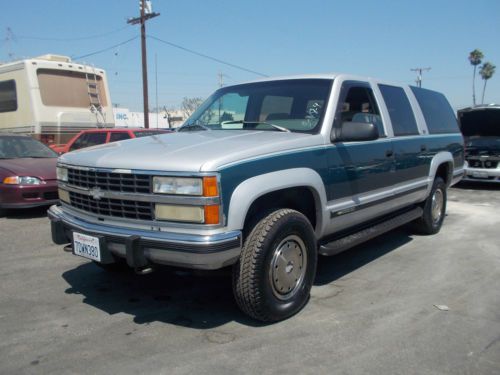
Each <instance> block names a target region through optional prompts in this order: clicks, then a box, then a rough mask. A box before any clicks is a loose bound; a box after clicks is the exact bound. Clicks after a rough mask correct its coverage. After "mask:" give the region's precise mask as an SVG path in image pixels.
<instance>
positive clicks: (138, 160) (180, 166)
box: [59, 130, 323, 172]
mask: <svg viewBox="0 0 500 375" xmlns="http://www.w3.org/2000/svg"><path fill="white" fill-rule="evenodd" d="M319 144H323V138H322V136H321V135H319V134H318V135H311V134H302V133H287V132H275V131H246V130H236V131H231V130H213V131H210V130H208V131H199V132H181V133H171V134H162V135H155V136H150V137H144V138H135V139H131V140H127V141H122V142H113V143H108V144H105V145H100V146H95V147H89V148H85V149H80V150H78V151H74V152H70V153H67V154H64V155H62V156H61V157H60V158H59V160H60V162H62V163H67V164H70V165H78V166H87V167H97V168H123V169H143V170H159V171H160V170H161V171H169V172H210V171H216V170H218V168H220V167H221V166H223V165H225V164H229V163H233V162H237V161H239V160H244V159H247V158H252V157H257V156H262V155H265V154H269V153H274V152H279V151H285V150H293V149H297V148H302V147H309V146H315V145H319Z"/></svg>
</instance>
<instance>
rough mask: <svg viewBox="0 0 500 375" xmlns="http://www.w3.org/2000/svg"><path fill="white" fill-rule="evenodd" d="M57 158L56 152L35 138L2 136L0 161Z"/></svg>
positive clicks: (0, 140) (0, 139)
mask: <svg viewBox="0 0 500 375" xmlns="http://www.w3.org/2000/svg"><path fill="white" fill-rule="evenodd" d="M56 157H57V154H56V153H55V152H54V151H52V150H51V149H50V148H48V147H47V146H45V145H44V144H43V143H41V142H39V141H36V140H34V139H33V138H30V137H17V136H4V137H1V136H0V159H19V158H56Z"/></svg>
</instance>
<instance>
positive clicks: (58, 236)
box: [50, 220, 71, 245]
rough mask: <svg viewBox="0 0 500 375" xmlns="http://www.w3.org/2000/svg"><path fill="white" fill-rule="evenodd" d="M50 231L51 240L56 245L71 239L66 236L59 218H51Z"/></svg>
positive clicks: (68, 241)
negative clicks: (55, 219)
mask: <svg viewBox="0 0 500 375" xmlns="http://www.w3.org/2000/svg"><path fill="white" fill-rule="evenodd" d="M50 231H51V232H52V242H54V243H55V244H56V245H65V244H67V243H70V242H71V239H70V238H68V237H67V236H66V233H65V231H64V225H63V223H62V222H61V220H57V221H54V220H51V221H50Z"/></svg>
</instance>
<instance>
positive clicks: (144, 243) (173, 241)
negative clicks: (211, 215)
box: [47, 206, 242, 270]
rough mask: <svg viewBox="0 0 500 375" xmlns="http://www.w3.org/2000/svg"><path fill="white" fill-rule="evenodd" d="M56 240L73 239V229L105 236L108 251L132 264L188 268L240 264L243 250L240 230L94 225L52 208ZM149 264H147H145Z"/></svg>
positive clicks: (68, 240)
mask: <svg viewBox="0 0 500 375" xmlns="http://www.w3.org/2000/svg"><path fill="white" fill-rule="evenodd" d="M47 213H48V217H49V219H50V221H51V230H52V240H53V241H54V243H56V244H59V245H62V244H67V243H70V242H71V238H72V232H73V231H77V232H80V233H84V234H89V235H94V236H98V237H101V238H103V240H104V243H105V247H106V250H109V252H110V253H111V254H112V255H113V256H114V257H121V258H125V259H126V260H127V263H128V264H129V266H130V267H134V268H135V267H143V266H145V265H148V264H166V265H172V266H178V267H185V268H194V269H206V270H213V269H219V268H222V267H225V266H228V265H231V264H234V263H236V261H237V260H238V257H239V255H240V252H241V247H242V236H241V232H240V231H231V232H225V233H219V234H214V235H193V234H183V233H172V232H163V231H161V232H160V231H148V230H142V229H134V230H132V229H130V228H124V227H116V226H111V225H106V224H94V223H90V222H87V221H85V220H82V219H80V218H77V217H75V216H73V215H70V214H68V213H66V212H64V211H63V210H62V209H61V207H60V206H52V207H50V209H49V211H48V212H47ZM144 263H145V264H144Z"/></svg>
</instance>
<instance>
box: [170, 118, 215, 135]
mask: <svg viewBox="0 0 500 375" xmlns="http://www.w3.org/2000/svg"><path fill="white" fill-rule="evenodd" d="M183 129H186V130H183ZM196 130H210V128H208V127H207V126H205V125H203V124H201V123H200V122H199V120H196V121H195V122H192V123H190V124H186V125H182V126H181V127H180V128H179V129H177V131H178V132H182V131H196Z"/></svg>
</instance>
